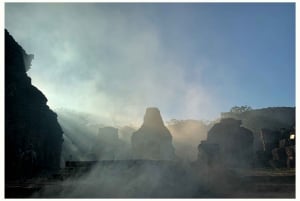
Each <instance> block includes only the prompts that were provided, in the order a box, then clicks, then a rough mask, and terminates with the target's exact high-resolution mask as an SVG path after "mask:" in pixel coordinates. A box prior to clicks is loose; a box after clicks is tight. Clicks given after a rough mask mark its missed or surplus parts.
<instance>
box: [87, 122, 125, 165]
mask: <svg viewBox="0 0 300 201" xmlns="http://www.w3.org/2000/svg"><path fill="white" fill-rule="evenodd" d="M121 149H122V141H121V140H120V139H119V136H118V129H117V128H114V127H103V128H99V132H98V136H97V137H96V140H95V142H94V144H93V146H92V147H91V150H90V153H89V155H88V158H89V159H90V160H115V159H118V158H119V156H120V153H121Z"/></svg>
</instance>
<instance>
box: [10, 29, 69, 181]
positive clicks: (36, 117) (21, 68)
mask: <svg viewBox="0 0 300 201" xmlns="http://www.w3.org/2000/svg"><path fill="white" fill-rule="evenodd" d="M32 59H33V55H28V54H27V53H26V52H25V50H24V49H23V48H22V47H21V46H20V45H19V44H18V43H17V42H16V41H15V40H14V39H13V37H12V36H11V35H10V34H9V33H8V31H7V30H5V179H6V180H11V179H19V178H24V177H31V176H34V175H36V174H38V173H39V172H42V171H43V172H45V171H52V170H57V169H59V168H60V155H61V148H62V142H63V138H62V134H63V131H62V129H61V127H60V125H59V124H58V122H57V115H56V114H55V113H54V112H53V111H52V110H50V109H49V107H48V106H47V98H46V97H45V96H44V94H43V93H42V92H41V91H40V90H39V89H37V88H36V87H35V86H33V85H32V84H31V79H30V78H29V77H28V76H27V74H26V71H27V70H28V69H29V67H30V66H31V60H32ZM30 161H31V162H30ZM24 170H26V171H24Z"/></svg>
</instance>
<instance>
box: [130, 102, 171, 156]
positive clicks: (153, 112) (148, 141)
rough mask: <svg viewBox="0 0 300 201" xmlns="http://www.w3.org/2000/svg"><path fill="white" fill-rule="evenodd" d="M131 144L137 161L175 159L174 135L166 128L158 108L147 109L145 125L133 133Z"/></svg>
mask: <svg viewBox="0 0 300 201" xmlns="http://www.w3.org/2000/svg"><path fill="white" fill-rule="evenodd" d="M131 144H132V154H133V157H134V158H135V159H150V160H173V159H175V152H174V147H173V145H172V135H171V133H170V132H169V130H168V129H167V128H166V127H165V125H164V123H163V120H162V117H161V115H160V112H159V110H158V109H157V108H147V110H146V114H145V116H144V123H143V125H142V126H141V128H140V129H138V130H137V131H136V132H134V133H133V135H132V138H131Z"/></svg>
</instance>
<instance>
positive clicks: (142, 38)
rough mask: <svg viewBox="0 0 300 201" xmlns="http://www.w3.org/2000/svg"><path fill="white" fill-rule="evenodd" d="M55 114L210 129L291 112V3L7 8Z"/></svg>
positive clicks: (12, 31) (31, 72)
mask: <svg viewBox="0 0 300 201" xmlns="http://www.w3.org/2000/svg"><path fill="white" fill-rule="evenodd" d="M5 28H6V29H7V30H8V31H9V32H10V34H11V35H12V36H13V37H14V38H15V40H16V41H17V42H18V43H19V44H20V45H21V46H22V47H23V48H24V49H25V50H26V52H27V53H32V54H34V55H35V57H34V60H33V62H32V67H31V69H30V70H29V71H28V75H29V76H30V77H31V79H32V83H33V85H35V86H37V87H38V88H39V89H40V90H41V91H42V92H43V93H44V94H45V95H46V97H47V98H48V105H49V106H50V107H51V108H53V109H54V110H56V109H57V108H66V109H71V110H76V111H81V112H86V113H91V114H96V115H99V116H101V117H102V118H103V119H107V120H109V121H111V122H112V124H124V125H125V124H135V123H139V122H141V121H142V118H143V115H144V112H145V109H146V108H147V107H158V108H159V109H160V111H161V114H162V116H163V118H164V120H169V119H205V120H213V119H215V118H217V117H219V116H220V113H221V112H226V111H229V110H230V108H231V107H233V106H236V105H237V106H241V105H249V106H251V107H252V108H254V109H255V108H264V107H275V106H291V107H294V106H295V4H294V3H277V4H274V3H250V4H249V3H214V4H208V3H156V4H154V3H139V4H135V3H125V4H120V3H111V4H107V3H106V4H104V3H77V4H76V3H65V4H64V3H5Z"/></svg>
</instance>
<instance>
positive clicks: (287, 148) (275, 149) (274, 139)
mask: <svg viewBox="0 0 300 201" xmlns="http://www.w3.org/2000/svg"><path fill="white" fill-rule="evenodd" d="M260 134H261V140H262V144H263V152H261V154H263V155H264V156H265V157H264V158H263V160H261V163H263V164H264V165H265V166H269V165H271V166H272V167H274V168H282V167H286V168H293V167H295V139H291V138H290V136H291V135H292V134H293V135H294V137H295V128H294V127H292V128H290V129H284V128H282V129H280V130H270V129H261V132H260Z"/></svg>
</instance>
